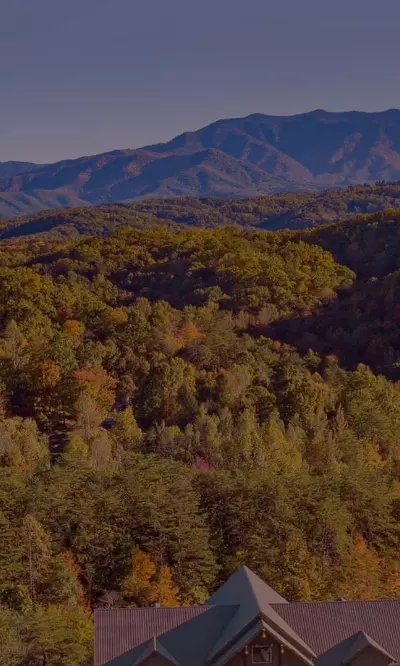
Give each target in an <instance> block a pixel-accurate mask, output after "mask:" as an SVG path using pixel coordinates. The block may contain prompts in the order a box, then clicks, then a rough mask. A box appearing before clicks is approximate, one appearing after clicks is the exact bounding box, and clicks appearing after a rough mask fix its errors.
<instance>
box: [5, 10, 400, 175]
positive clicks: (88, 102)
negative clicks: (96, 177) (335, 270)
mask: <svg viewBox="0 0 400 666" xmlns="http://www.w3.org/2000/svg"><path fill="white" fill-rule="evenodd" d="M2 19H3V20H2V22H1V25H0V35H1V39H0V63H1V64H0V68H1V72H2V93H3V95H2V102H3V103H2V106H1V110H0V119H1V123H0V138H1V143H0V146H1V150H0V161H7V160H20V161H33V162H39V163H49V162H55V161H58V160H61V159H71V158H76V157H80V156H82V155H91V154H97V153H102V152H108V151H112V150H115V149H126V148H138V147H141V146H144V145H149V144H153V143H159V142H164V141H168V140H170V139H171V138H173V137H174V136H176V135H177V134H181V133H182V132H184V131H194V130H196V129H198V128H200V127H203V126H205V125H208V124H210V123H212V122H214V121H216V120H219V119H223V118H233V117H243V116H247V115H252V114H254V113H265V114H268V115H296V114H298V113H306V112H309V111H311V110H314V109H326V110H328V111H333V112H335V111H342V110H346V111H347V110H355V111H365V112H371V111H377V110H384V109H385V110H386V109H392V108H399V107H400V90H399V89H398V86H397V85H396V83H397V79H398V64H397V63H398V61H399V55H400V46H399V43H398V38H397V24H398V19H400V3H399V2H398V0H382V2H381V3H379V5H378V4H377V3H376V2H375V0H352V2H351V3H348V2H347V1H345V0H337V2H336V3H334V4H332V5H331V4H330V3H329V4H328V3H321V2H320V0H302V2H301V3H299V2H298V0H251V2H250V3H249V2H244V1H243V0H218V3H215V2H214V0H203V3H201V5H200V4H198V3H190V2H187V0H170V1H169V2H168V3H166V2H165V1H164V0H146V1H144V0H134V2H132V0H85V2H84V3H83V2H82V0H69V2H68V3H67V2H65V0H64V1H63V0H59V2H54V0H36V1H35V3H27V2H26V0H3V2H2Z"/></svg>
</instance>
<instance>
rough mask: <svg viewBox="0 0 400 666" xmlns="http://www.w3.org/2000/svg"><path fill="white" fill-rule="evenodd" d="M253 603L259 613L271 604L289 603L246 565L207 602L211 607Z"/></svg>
mask: <svg viewBox="0 0 400 666" xmlns="http://www.w3.org/2000/svg"><path fill="white" fill-rule="evenodd" d="M243 602H246V603H250V602H252V603H253V604H254V606H255V607H256V609H258V610H259V612H263V610H264V609H265V607H266V606H269V605H270V604H286V603H287V601H286V599H284V598H283V597H282V596H281V595H280V594H278V592H276V591H275V590H274V589H273V588H272V587H270V586H269V585H267V583H265V582H264V581H263V580H262V579H261V578H260V577H259V576H257V574H255V573H254V572H253V571H252V570H251V569H249V567H247V566H246V565H244V566H242V567H240V568H239V569H237V570H236V571H235V572H234V573H233V574H232V575H231V576H230V577H229V578H228V580H227V581H226V582H225V583H224V584H223V585H222V586H221V587H220V588H219V589H218V590H217V591H216V592H214V594H213V595H211V597H210V598H209V599H208V601H207V602H206V604H207V605H210V606H234V605H240V604H242V603H243Z"/></svg>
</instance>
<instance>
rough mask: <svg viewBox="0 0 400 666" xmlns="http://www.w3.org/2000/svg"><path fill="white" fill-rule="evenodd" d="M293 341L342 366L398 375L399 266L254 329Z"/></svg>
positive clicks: (304, 351) (396, 377)
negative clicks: (311, 308)
mask: <svg viewBox="0 0 400 666" xmlns="http://www.w3.org/2000/svg"><path fill="white" fill-rule="evenodd" d="M257 332H258V333H262V334H263V335H266V336H268V337H271V338H273V339H276V340H280V341H281V342H286V343H288V344H291V345H294V346H295V347H296V348H297V349H298V351H299V352H300V353H302V354H304V353H306V352H307V351H308V350H309V349H312V350H314V351H316V352H317V353H318V354H319V355H324V356H325V355H329V354H331V355H334V356H337V357H338V359H339V360H340V362H341V364H342V365H343V366H344V367H346V368H349V369H351V368H354V367H356V366H357V365H358V364H359V363H364V364H366V365H369V366H370V367H371V368H372V369H373V370H374V371H375V372H378V373H381V374H384V375H386V376H387V377H389V378H390V379H400V371H399V368H397V364H398V363H400V271H396V272H395V273H392V274H391V275H388V276H385V277H384V278H382V279H380V280H378V279H373V280H369V281H356V282H355V283H354V284H353V285H352V287H350V288H349V289H348V290H346V291H344V292H342V293H341V294H339V296H338V298H337V299H335V300H334V301H331V302H330V303H328V304H326V305H325V306H324V307H322V308H321V309H320V310H319V311H318V312H316V313H313V314H310V315H308V316H304V317H297V318H294V319H286V320H281V321H279V322H276V323H274V324H272V325H270V326H269V327H268V328H267V329H264V330H260V329H259V330H258V331H257Z"/></svg>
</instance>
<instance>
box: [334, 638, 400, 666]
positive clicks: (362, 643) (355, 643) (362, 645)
mask: <svg viewBox="0 0 400 666" xmlns="http://www.w3.org/2000/svg"><path fill="white" fill-rule="evenodd" d="M369 648H372V650H375V651H376V652H379V654H381V655H383V656H384V657H387V658H388V659H389V660H390V662H393V661H396V660H395V658H394V657H392V655H390V654H389V652H387V651H386V650H384V649H383V647H382V646H381V645H379V644H378V643H377V642H376V641H374V639H373V638H371V636H368V635H367V634H365V633H364V632H363V631H359V632H358V634H356V635H355V636H352V637H351V644H350V645H349V650H348V652H347V654H346V657H345V658H344V659H343V664H344V666H347V664H351V662H352V661H353V659H355V658H356V657H358V655H359V654H361V652H364V650H368V649H369Z"/></svg>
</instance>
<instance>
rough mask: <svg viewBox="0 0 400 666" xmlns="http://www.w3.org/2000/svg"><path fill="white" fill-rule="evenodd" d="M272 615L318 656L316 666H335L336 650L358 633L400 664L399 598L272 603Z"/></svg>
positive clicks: (336, 660) (337, 662)
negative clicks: (278, 616) (361, 633)
mask: <svg viewBox="0 0 400 666" xmlns="http://www.w3.org/2000/svg"><path fill="white" fill-rule="evenodd" d="M273 607H274V609H275V610H276V612H277V613H278V614H279V615H280V616H281V617H282V618H283V619H284V620H285V621H286V622H287V623H288V624H289V625H290V626H291V627H292V628H293V630H294V631H296V633H298V634H299V636H301V637H302V638H303V640H304V641H306V643H307V644H308V645H309V646H310V647H311V648H312V649H313V650H314V652H316V654H318V655H319V657H318V661H317V666H337V664H340V662H341V660H342V659H343V658H344V656H345V655H344V653H342V656H341V657H340V659H339V660H338V659H337V651H336V650H338V649H339V646H341V647H340V649H341V650H342V649H344V642H345V641H346V640H349V639H350V638H351V637H352V636H355V635H356V634H358V633H359V632H360V631H362V632H364V633H365V634H366V635H367V636H369V637H370V638H371V639H372V640H373V641H375V642H376V643H377V644H379V645H380V646H382V648H383V649H384V650H386V651H387V652H388V653H389V654H391V655H393V657H395V659H394V661H395V662H396V663H398V664H400V632H399V627H400V599H385V600H378V601H320V602H315V603H304V602H297V603H289V604H274V606H273Z"/></svg>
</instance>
